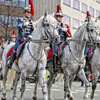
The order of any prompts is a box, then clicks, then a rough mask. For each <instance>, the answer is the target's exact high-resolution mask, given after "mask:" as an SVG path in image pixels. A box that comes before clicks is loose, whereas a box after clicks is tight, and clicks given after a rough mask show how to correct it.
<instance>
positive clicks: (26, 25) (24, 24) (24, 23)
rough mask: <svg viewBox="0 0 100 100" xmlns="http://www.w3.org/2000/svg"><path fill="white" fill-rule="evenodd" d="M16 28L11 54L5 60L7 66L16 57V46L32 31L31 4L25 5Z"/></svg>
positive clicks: (9, 65) (10, 64) (9, 66)
mask: <svg viewBox="0 0 100 100" xmlns="http://www.w3.org/2000/svg"><path fill="white" fill-rule="evenodd" d="M17 28H18V38H17V41H16V43H15V46H14V49H13V52H12V55H11V57H10V59H9V60H8V62H7V67H8V68H11V66H12V64H13V62H14V60H15V59H16V51H17V47H18V46H19V45H20V44H21V43H22V42H24V41H25V40H27V38H29V37H30V36H31V34H32V32H33V31H34V23H33V20H32V11H31V6H30V7H26V8H25V16H24V17H23V18H22V19H18V25H17Z"/></svg>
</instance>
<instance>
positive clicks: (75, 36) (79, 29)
mask: <svg viewBox="0 0 100 100" xmlns="http://www.w3.org/2000/svg"><path fill="white" fill-rule="evenodd" d="M84 27H86V23H84V24H83V25H81V26H80V27H78V29H77V31H76V32H75V33H74V35H73V37H72V38H78V35H79V33H80V31H82V29H84Z"/></svg>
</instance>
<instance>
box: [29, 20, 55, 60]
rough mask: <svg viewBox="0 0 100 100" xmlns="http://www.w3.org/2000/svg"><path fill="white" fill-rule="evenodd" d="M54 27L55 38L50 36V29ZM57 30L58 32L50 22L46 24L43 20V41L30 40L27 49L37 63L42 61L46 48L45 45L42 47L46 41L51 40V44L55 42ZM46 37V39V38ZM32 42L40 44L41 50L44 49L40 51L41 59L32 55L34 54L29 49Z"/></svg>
mask: <svg viewBox="0 0 100 100" xmlns="http://www.w3.org/2000/svg"><path fill="white" fill-rule="evenodd" d="M50 26H51V27H52V28H53V36H52V35H51V34H50V33H51V30H50V28H49V27H50ZM55 30H57V29H56V28H55V27H54V26H53V25H52V24H50V23H49V22H44V20H43V22H42V29H41V34H42V38H41V40H33V39H30V40H29V42H28V45H27V49H28V51H29V53H30V55H31V57H32V58H33V59H34V60H36V61H37V62H39V61H40V60H41V58H42V56H43V55H42V50H43V49H44V46H43V45H41V44H42V43H43V44H44V43H45V40H48V39H50V40H51V41H50V42H53V40H54V38H55V37H54V32H55ZM45 37H46V38H45ZM30 42H33V43H38V44H40V48H42V49H41V50H40V55H41V56H40V57H39V59H37V58H35V57H34V55H32V53H31V51H30V48H29V43H30Z"/></svg>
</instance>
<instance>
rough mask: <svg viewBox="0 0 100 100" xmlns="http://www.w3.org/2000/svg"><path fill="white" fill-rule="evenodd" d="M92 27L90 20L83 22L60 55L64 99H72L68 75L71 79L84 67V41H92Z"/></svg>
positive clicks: (94, 34) (93, 33) (94, 35)
mask: <svg viewBox="0 0 100 100" xmlns="http://www.w3.org/2000/svg"><path fill="white" fill-rule="evenodd" d="M94 27H95V26H94V24H93V23H92V22H87V23H85V24H83V25H82V26H81V27H80V28H79V29H78V31H77V32H76V33H75V34H74V36H73V37H72V39H70V40H69V44H68V45H66V46H65V48H64V51H63V56H62V68H63V71H64V91H65V92H64V100H68V98H69V100H73V96H72V93H71V88H70V76H71V78H72V79H71V80H73V78H74V76H75V74H77V73H78V72H79V71H80V70H81V69H82V68H84V67H85V55H84V50H85V46H86V42H87V41H89V42H91V43H92V42H93V41H92V38H95V37H96V33H95V32H94V31H93V29H94ZM67 96H68V98H67Z"/></svg>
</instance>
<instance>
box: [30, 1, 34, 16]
mask: <svg viewBox="0 0 100 100" xmlns="http://www.w3.org/2000/svg"><path fill="white" fill-rule="evenodd" d="M29 5H31V12H32V16H34V5H33V0H29Z"/></svg>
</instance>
